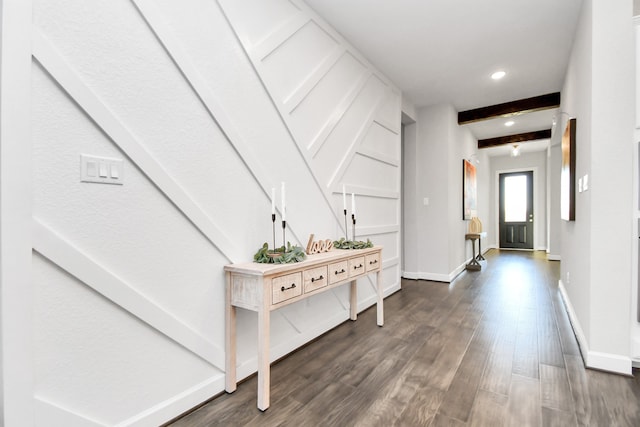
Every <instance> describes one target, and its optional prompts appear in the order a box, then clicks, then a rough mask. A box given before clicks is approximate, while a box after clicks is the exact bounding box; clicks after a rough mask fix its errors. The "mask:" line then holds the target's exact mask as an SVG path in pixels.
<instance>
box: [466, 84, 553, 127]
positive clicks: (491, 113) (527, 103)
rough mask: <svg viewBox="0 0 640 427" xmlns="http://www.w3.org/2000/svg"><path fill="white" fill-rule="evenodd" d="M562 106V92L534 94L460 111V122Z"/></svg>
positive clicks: (471, 121)
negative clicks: (530, 96)
mask: <svg viewBox="0 0 640 427" xmlns="http://www.w3.org/2000/svg"><path fill="white" fill-rule="evenodd" d="M559 106H560V92H554V93H548V94H546V95H540V96H534V97H533V98H526V99H519V100H517V101H511V102H505V103H503V104H496V105H490V106H488V107H482V108H475V109H473V110H466V111H460V112H459V113H458V124H459V125H464V124H467V123H473V122H478V121H480V120H488V119H493V118H496V117H510V116H517V115H520V114H524V113H531V112H533V111H539V110H546V109H549V108H556V107H559Z"/></svg>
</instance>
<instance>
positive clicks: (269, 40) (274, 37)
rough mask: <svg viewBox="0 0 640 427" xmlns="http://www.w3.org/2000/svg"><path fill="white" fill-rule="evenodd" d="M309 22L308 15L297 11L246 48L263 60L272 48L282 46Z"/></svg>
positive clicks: (252, 54)
mask: <svg viewBox="0 0 640 427" xmlns="http://www.w3.org/2000/svg"><path fill="white" fill-rule="evenodd" d="M309 22H311V18H309V16H306V15H305V14H304V13H302V12H298V13H296V14H295V15H293V16H291V18H289V19H288V20H287V21H286V22H284V23H283V24H282V25H280V26H279V27H278V28H276V29H275V30H274V31H272V32H271V33H270V34H269V35H268V36H267V37H265V38H264V39H262V40H261V41H259V42H258V43H256V44H254V45H253V46H251V48H250V49H247V50H249V51H250V54H251V56H254V57H255V58H256V59H258V60H260V61H263V60H264V59H265V58H266V57H267V56H269V55H270V54H271V53H272V52H273V51H274V50H276V49H277V48H279V47H280V46H282V45H283V44H284V43H285V42H286V41H287V40H289V39H290V38H291V37H293V36H294V35H295V34H296V33H297V32H298V31H300V30H301V29H302V28H303V27H305V26H306V25H307V24H308V23H309Z"/></svg>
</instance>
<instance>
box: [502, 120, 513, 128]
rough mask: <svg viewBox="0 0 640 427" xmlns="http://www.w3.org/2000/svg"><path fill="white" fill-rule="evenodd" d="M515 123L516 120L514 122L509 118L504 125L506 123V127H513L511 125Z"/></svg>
mask: <svg viewBox="0 0 640 427" xmlns="http://www.w3.org/2000/svg"><path fill="white" fill-rule="evenodd" d="M514 124H515V122H514V121H513V120H509V121H508V122H506V123H505V124H504V125H505V126H506V127H511V126H513V125H514Z"/></svg>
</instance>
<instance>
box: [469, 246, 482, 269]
mask: <svg viewBox="0 0 640 427" xmlns="http://www.w3.org/2000/svg"><path fill="white" fill-rule="evenodd" d="M470 240H471V253H472V254H473V257H471V261H469V264H467V270H476V271H477V270H480V269H481V268H482V266H481V265H480V263H479V262H478V260H477V259H476V242H475V241H476V239H470Z"/></svg>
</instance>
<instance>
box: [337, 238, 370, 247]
mask: <svg viewBox="0 0 640 427" xmlns="http://www.w3.org/2000/svg"><path fill="white" fill-rule="evenodd" d="M333 247H334V248H336V249H365V248H372V247H373V243H371V240H369V239H367V241H366V242H363V241H362V240H346V239H345V238H344V237H342V238H340V240H336V241H334V242H333Z"/></svg>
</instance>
